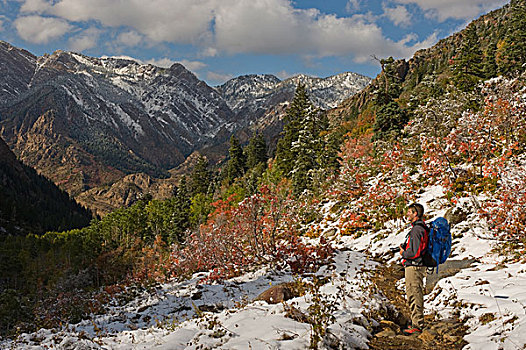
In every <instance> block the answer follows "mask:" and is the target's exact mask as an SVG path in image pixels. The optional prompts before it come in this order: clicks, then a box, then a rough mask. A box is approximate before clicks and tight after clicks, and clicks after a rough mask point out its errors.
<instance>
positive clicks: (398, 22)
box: [383, 3, 411, 26]
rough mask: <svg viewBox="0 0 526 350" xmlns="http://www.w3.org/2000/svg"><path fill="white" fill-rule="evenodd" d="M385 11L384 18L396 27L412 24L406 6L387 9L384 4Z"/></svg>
mask: <svg viewBox="0 0 526 350" xmlns="http://www.w3.org/2000/svg"><path fill="white" fill-rule="evenodd" d="M383 9H384V16H385V17H387V18H389V20H390V21H391V22H393V23H394V25H395V26H409V25H410V24H411V14H410V13H409V11H407V8H406V7H405V6H402V5H398V6H396V7H387V6H385V3H384V5H383Z"/></svg>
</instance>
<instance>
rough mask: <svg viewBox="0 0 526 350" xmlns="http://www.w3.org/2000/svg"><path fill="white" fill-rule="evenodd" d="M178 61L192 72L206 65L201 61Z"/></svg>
mask: <svg viewBox="0 0 526 350" xmlns="http://www.w3.org/2000/svg"><path fill="white" fill-rule="evenodd" d="M179 63H181V64H182V65H183V66H185V67H186V68H187V69H188V70H191V71H192V72H195V71H198V70H201V69H203V68H205V67H206V66H207V65H206V63H204V62H201V61H189V60H181V61H179Z"/></svg>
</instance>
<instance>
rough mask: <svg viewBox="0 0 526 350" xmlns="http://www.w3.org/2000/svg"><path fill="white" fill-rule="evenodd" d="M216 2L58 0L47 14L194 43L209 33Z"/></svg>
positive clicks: (169, 40) (205, 0)
mask: <svg viewBox="0 0 526 350" xmlns="http://www.w3.org/2000/svg"><path fill="white" fill-rule="evenodd" d="M31 1H34V0H31ZM217 1H219V0H201V1H195V0H178V1H177V4H174V1H173V0H155V1H142V0H122V1H107V0H91V1H86V0H60V1H55V3H54V4H53V5H52V6H51V8H50V9H48V10H47V12H48V13H50V14H53V15H55V16H59V17H62V18H64V19H67V20H69V21H90V20H96V21H98V22H100V23H101V24H103V25H104V26H108V27H121V26H127V27H131V28H134V29H135V30H136V31H137V32H139V33H141V34H143V35H145V36H147V37H148V38H149V39H151V40H154V41H158V42H160V41H168V42H179V43H195V42H197V41H199V40H203V37H204V36H206V35H207V34H208V33H209V26H210V22H211V20H212V18H213V10H214V7H215V6H217V4H216V2H217Z"/></svg>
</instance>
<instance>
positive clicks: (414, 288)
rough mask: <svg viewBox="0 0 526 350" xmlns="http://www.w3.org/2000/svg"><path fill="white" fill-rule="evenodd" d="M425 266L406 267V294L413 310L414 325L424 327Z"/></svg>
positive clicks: (412, 320)
mask: <svg viewBox="0 0 526 350" xmlns="http://www.w3.org/2000/svg"><path fill="white" fill-rule="evenodd" d="M425 274H426V267H425V266H407V267H406V268H405V294H406V295H407V302H408V304H409V309H410V310H411V322H412V324H413V326H415V327H418V328H420V329H422V328H423V327H424V276H425Z"/></svg>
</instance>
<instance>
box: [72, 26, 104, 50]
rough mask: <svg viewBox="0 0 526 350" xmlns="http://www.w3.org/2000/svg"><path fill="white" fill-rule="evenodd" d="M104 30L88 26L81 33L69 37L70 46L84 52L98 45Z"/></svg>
mask: <svg viewBox="0 0 526 350" xmlns="http://www.w3.org/2000/svg"><path fill="white" fill-rule="evenodd" d="M101 34H102V30H100V29H97V28H93V27H91V28H88V29H86V30H84V31H83V32H81V33H80V34H78V35H76V36H74V37H72V38H70V39H69V48H70V50H72V51H77V52H82V51H84V50H88V49H91V48H94V47H95V46H97V41H98V40H99V36H100V35H101Z"/></svg>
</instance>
